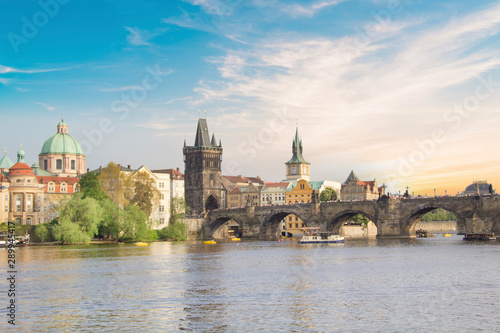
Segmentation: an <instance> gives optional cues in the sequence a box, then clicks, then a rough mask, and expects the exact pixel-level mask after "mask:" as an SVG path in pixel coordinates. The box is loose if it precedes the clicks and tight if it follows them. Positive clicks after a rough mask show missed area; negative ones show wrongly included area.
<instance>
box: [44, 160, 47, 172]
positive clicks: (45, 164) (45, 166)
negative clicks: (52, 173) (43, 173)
mask: <svg viewBox="0 0 500 333" xmlns="http://www.w3.org/2000/svg"><path fill="white" fill-rule="evenodd" d="M47 168H48V164H47V160H43V169H44V170H47Z"/></svg>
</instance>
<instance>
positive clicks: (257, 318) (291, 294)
mask: <svg viewBox="0 0 500 333" xmlns="http://www.w3.org/2000/svg"><path fill="white" fill-rule="evenodd" d="M16 250H17V251H16V265H17V270H18V274H17V280H16V323H17V324H16V326H15V328H16V329H17V330H18V331H23V332H24V331H25V332H55V331H58V332H70V331H86V332H97V331H108V332H150V331H167V332H172V331H179V330H185V331H191V332H257V331H265V332H337V331H338V332H409V331H419V332H470V331H477V330H483V331H485V332H495V331H496V332H499V331H500V305H499V304H500V302H499V299H500V274H499V273H500V260H499V259H500V242H485V243H468V242H464V241H462V236H456V235H453V236H452V237H449V238H443V237H436V238H429V239H395V240H375V239H374V240H359V241H358V240H346V243H344V244H331V245H299V244H297V242H296V241H291V240H283V241H281V242H276V241H243V242H239V243H235V242H222V243H221V242H219V244H216V245H206V244H203V243H201V242H177V243H171V242H158V243H152V244H150V246H148V247H136V246H133V245H132V244H108V245H89V246H38V247H35V246H33V247H27V248H18V249H16ZM0 257H1V261H2V263H4V264H3V267H4V269H3V270H2V274H3V275H4V276H5V277H2V279H1V280H2V281H3V282H2V289H3V290H2V297H0V300H3V303H5V304H2V308H3V309H5V308H6V306H7V305H8V303H7V302H8V301H7V297H6V294H7V293H6V290H5V287H7V284H6V283H5V281H6V278H7V277H8V274H7V251H6V250H5V249H0ZM4 296H5V297H4ZM6 312H7V311H6V310H4V311H3V313H4V314H3V315H2V318H3V319H2V323H1V324H0V328H2V327H7V326H11V325H8V324H7V320H8V318H7V317H6V315H5V314H6ZM9 328H12V327H9ZM2 331H5V330H4V329H2Z"/></svg>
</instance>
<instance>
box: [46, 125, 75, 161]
mask: <svg viewBox="0 0 500 333" xmlns="http://www.w3.org/2000/svg"><path fill="white" fill-rule="evenodd" d="M67 127H68V125H67V124H66V123H65V122H64V121H62V120H61V122H59V124H57V133H56V134H54V135H52V136H51V137H50V138H48V139H47V140H46V141H45V143H44V144H43V146H42V151H41V152H40V155H41V154H74V155H83V151H82V146H80V143H79V142H78V140H76V139H75V138H74V137H72V136H71V135H69V134H68V132H67Z"/></svg>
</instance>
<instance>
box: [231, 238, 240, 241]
mask: <svg viewBox="0 0 500 333" xmlns="http://www.w3.org/2000/svg"><path fill="white" fill-rule="evenodd" d="M231 240H232V241H240V240H241V238H237V237H234V238H231Z"/></svg>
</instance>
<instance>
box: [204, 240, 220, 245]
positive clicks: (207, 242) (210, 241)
mask: <svg viewBox="0 0 500 333" xmlns="http://www.w3.org/2000/svg"><path fill="white" fill-rule="evenodd" d="M203 244H217V242H216V241H214V240H213V239H211V240H207V241H204V242H203Z"/></svg>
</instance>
